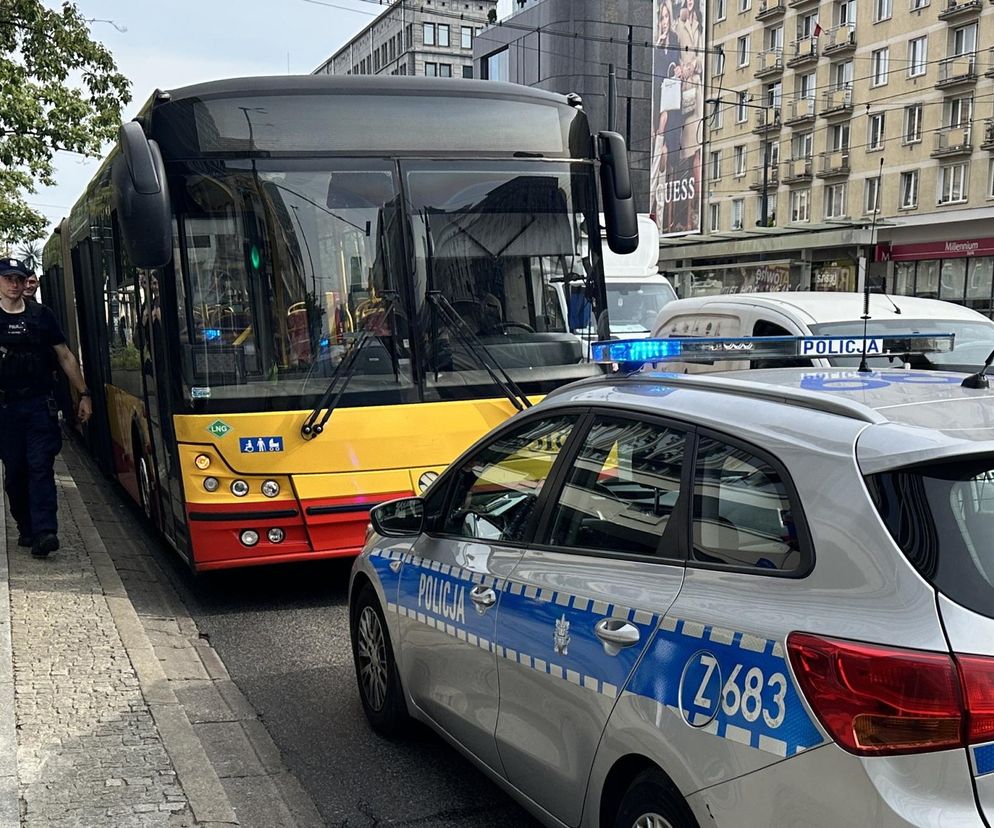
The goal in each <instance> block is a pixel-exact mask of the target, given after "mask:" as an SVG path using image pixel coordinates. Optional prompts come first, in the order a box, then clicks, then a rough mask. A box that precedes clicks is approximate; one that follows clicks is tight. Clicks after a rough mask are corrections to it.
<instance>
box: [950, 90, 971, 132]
mask: <svg viewBox="0 0 994 828" xmlns="http://www.w3.org/2000/svg"><path fill="white" fill-rule="evenodd" d="M946 113H947V117H946V125H947V126H951V127H968V126H970V121H971V120H972V118H973V98H972V97H971V96H970V95H967V96H965V97H962V98H952V99H951V100H948V101H946Z"/></svg>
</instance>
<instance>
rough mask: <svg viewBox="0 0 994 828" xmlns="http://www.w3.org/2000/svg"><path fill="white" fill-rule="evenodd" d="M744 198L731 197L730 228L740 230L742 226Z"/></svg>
mask: <svg viewBox="0 0 994 828" xmlns="http://www.w3.org/2000/svg"><path fill="white" fill-rule="evenodd" d="M744 209H745V200H744V199H741V198H733V199H732V229H733V230H741V229H742V227H743V221H744V216H743V212H744Z"/></svg>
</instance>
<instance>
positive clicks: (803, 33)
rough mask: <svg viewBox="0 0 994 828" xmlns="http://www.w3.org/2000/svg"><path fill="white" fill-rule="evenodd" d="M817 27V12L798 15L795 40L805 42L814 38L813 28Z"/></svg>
mask: <svg viewBox="0 0 994 828" xmlns="http://www.w3.org/2000/svg"><path fill="white" fill-rule="evenodd" d="M817 25H818V12H811V13H810V14H802V15H798V18H797V39H798V40H806V39H807V38H809V37H814V36H815V26H817Z"/></svg>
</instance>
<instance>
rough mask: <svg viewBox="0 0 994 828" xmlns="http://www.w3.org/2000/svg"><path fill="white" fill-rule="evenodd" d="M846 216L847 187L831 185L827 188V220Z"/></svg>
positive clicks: (843, 184)
mask: <svg viewBox="0 0 994 828" xmlns="http://www.w3.org/2000/svg"><path fill="white" fill-rule="evenodd" d="M845 214H846V185H845V183H842V184H830V185H829V186H827V187H826V188H825V218H842V217H843V216H845Z"/></svg>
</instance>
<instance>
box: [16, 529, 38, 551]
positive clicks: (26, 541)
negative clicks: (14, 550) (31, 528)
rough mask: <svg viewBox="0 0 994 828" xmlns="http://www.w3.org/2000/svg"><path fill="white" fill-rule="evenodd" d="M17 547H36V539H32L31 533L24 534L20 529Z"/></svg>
mask: <svg viewBox="0 0 994 828" xmlns="http://www.w3.org/2000/svg"><path fill="white" fill-rule="evenodd" d="M17 545H18V546H24V547H28V546H34V545H35V539H34V538H33V537H32V535H31V533H30V532H24V531H21V530H20V529H19V530H18V532H17Z"/></svg>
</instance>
